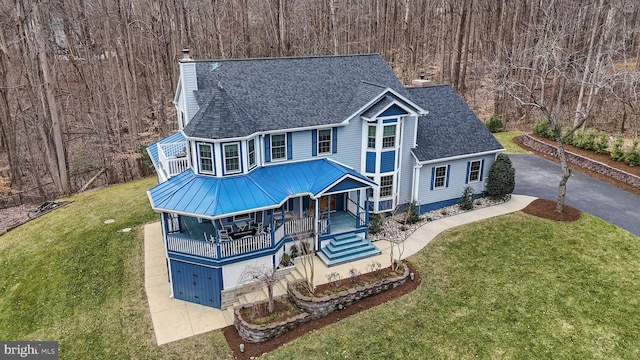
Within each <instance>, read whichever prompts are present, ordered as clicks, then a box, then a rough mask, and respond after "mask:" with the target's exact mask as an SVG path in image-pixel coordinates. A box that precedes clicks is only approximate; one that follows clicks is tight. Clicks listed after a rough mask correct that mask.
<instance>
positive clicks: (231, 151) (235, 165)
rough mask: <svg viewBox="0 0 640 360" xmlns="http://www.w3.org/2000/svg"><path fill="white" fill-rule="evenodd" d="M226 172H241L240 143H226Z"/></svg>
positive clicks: (224, 146)
mask: <svg viewBox="0 0 640 360" xmlns="http://www.w3.org/2000/svg"><path fill="white" fill-rule="evenodd" d="M223 148H224V173H225V174H234V173H238V172H240V149H239V148H240V144H239V143H231V144H224V145H223Z"/></svg>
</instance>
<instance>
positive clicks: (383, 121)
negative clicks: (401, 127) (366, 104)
mask: <svg viewBox="0 0 640 360" xmlns="http://www.w3.org/2000/svg"><path fill="white" fill-rule="evenodd" d="M397 122H398V119H385V120H382V123H383V124H393V123H397Z"/></svg>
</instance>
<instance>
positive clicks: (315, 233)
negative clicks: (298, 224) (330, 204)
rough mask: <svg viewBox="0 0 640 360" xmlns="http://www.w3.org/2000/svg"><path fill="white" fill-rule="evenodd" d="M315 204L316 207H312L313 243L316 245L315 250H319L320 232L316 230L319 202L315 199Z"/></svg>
mask: <svg viewBox="0 0 640 360" xmlns="http://www.w3.org/2000/svg"><path fill="white" fill-rule="evenodd" d="M315 202H316V206H314V207H313V208H314V210H313V212H314V213H315V214H314V217H315V221H314V222H313V242H314V243H315V244H316V249H318V250H320V231H319V230H318V222H319V221H320V200H319V199H315ZM312 250H313V249H312Z"/></svg>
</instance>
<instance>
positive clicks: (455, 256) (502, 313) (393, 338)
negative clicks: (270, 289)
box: [265, 213, 640, 359]
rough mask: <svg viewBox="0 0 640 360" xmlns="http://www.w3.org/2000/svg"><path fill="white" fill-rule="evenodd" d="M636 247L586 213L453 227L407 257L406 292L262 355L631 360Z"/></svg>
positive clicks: (639, 339)
mask: <svg viewBox="0 0 640 360" xmlns="http://www.w3.org/2000/svg"><path fill="white" fill-rule="evenodd" d="M638 240H640V239H638V238H637V237H635V236H633V235H631V234H629V233H627V232H625V231H622V230H620V229H618V228H616V227H615V226H613V225H610V224H607V223H605V222H603V221H602V220H599V219H597V218H594V217H592V216H588V215H583V217H582V219H581V220H580V221H579V222H576V223H571V224H564V223H555V222H551V221H548V220H542V219H539V218H534V217H532V216H529V215H526V214H523V213H516V214H511V215H507V216H504V217H500V218H494V219H489V220H486V221H482V222H478V223H474V224H471V225H467V226H464V227H460V228H456V229H453V230H451V231H448V232H446V233H444V234H442V235H441V236H439V237H438V238H437V239H436V240H434V242H433V243H432V244H431V245H429V246H428V247H427V248H426V249H425V250H423V251H421V252H420V253H418V254H417V255H416V256H414V257H412V258H411V261H412V262H413V263H414V264H415V265H416V266H417V268H418V269H419V271H420V273H421V274H422V276H423V283H422V284H421V286H420V287H419V288H418V289H417V290H416V291H415V292H413V293H411V294H409V295H407V296H405V297H403V298H400V299H396V300H394V301H392V302H390V303H387V304H384V305H381V306H379V307H377V308H373V309H371V310H369V311H365V312H363V313H360V314H358V315H355V316H352V317H350V318H347V319H345V320H343V321H341V322H339V323H336V324H334V325H331V326H329V327H326V328H324V329H322V330H320V331H316V332H313V333H312V334H309V335H306V336H305V337H303V338H300V339H298V340H297V341H294V342H292V343H289V344H287V345H285V346H283V347H281V348H280V349H278V350H276V351H274V352H272V353H271V354H269V355H268V356H266V357H265V359H296V358H300V359H365V358H366V359H476V358H480V359H487V358H491V359H513V358H516V359H558V358H575V359H617V358H618V359H619V358H623V359H638V358H640V332H639V331H638V329H640V303H639V302H640V301H639V298H638V294H640V243H639V241H638Z"/></svg>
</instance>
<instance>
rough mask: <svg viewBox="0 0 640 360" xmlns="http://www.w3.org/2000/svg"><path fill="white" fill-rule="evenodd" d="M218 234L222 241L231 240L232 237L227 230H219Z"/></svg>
mask: <svg viewBox="0 0 640 360" xmlns="http://www.w3.org/2000/svg"><path fill="white" fill-rule="evenodd" d="M218 234H220V240H223V241H226V240H231V236H229V232H228V231H227V229H220V230H218Z"/></svg>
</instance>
